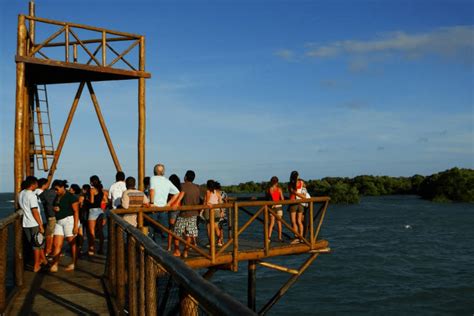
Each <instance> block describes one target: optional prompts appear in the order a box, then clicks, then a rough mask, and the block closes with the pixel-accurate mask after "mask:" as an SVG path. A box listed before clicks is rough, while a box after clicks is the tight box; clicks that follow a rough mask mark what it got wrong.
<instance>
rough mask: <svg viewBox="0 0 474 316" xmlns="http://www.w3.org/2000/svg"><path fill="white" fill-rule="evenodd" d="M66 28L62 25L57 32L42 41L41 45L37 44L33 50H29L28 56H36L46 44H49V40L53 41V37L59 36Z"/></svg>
mask: <svg viewBox="0 0 474 316" xmlns="http://www.w3.org/2000/svg"><path fill="white" fill-rule="evenodd" d="M64 29H65V26H64V27H62V28H61V29H59V30H57V31H56V32H54V33H53V34H51V36H50V37H48V38H47V39H46V40H45V41H44V42H43V43H41V44H40V45H38V46H35V48H33V50H32V51H31V52H28V56H30V57H31V56H34V55H35V54H36V53H37V52H38V51H39V50H40V49H41V48H43V47H44V45H46V44H48V43H49V42H51V41H52V40H53V39H55V38H56V37H58V36H59V34H61V33H62V32H63V31H64Z"/></svg>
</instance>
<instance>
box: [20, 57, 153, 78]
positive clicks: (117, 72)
mask: <svg viewBox="0 0 474 316" xmlns="http://www.w3.org/2000/svg"><path fill="white" fill-rule="evenodd" d="M15 60H16V62H17V63H19V62H23V63H28V64H36V65H44V66H52V67H60V68H70V69H78V70H85V71H91V72H98V73H109V74H115V75H122V76H127V77H130V79H138V78H151V75H150V73H147V72H144V71H133V70H126V69H117V68H111V67H100V66H92V65H85V64H73V63H65V62H63V61H57V60H44V59H38V58H33V57H23V56H16V57H15Z"/></svg>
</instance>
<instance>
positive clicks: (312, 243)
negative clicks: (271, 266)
mask: <svg viewBox="0 0 474 316" xmlns="http://www.w3.org/2000/svg"><path fill="white" fill-rule="evenodd" d="M329 201H330V198H329V197H312V198H308V199H300V200H286V201H275V202H274V201H250V202H248V201H245V202H238V201H236V200H234V201H233V202H232V203H223V204H215V205H212V206H208V205H192V206H190V205H188V206H180V207H142V208H136V209H117V210H114V211H113V212H114V213H115V214H116V215H123V214H137V215H138V218H139V220H138V228H139V229H142V228H143V225H144V220H143V219H145V220H146V221H147V222H148V223H150V224H151V225H152V226H155V227H157V228H158V229H160V230H162V231H165V232H166V233H168V234H170V235H171V236H173V238H176V239H177V240H179V241H180V242H182V243H183V244H185V245H186V246H188V247H190V248H192V249H193V250H195V251H197V252H198V253H199V254H200V255H202V256H203V257H204V258H205V259H208V260H210V264H211V265H213V264H216V262H217V261H218V260H217V259H218V258H219V257H220V256H225V255H227V256H228V253H227V254H226V253H225V251H226V250H227V249H228V248H229V247H230V245H232V246H233V251H232V255H233V257H234V260H233V262H232V264H233V267H232V269H234V270H236V269H237V267H236V266H235V264H237V263H238V260H236V259H235V257H236V256H237V255H238V247H239V240H238V239H239V236H240V235H241V234H242V233H243V232H244V231H246V230H247V229H248V228H249V227H250V226H251V225H252V223H254V222H256V220H257V219H258V220H259V221H260V223H261V224H262V225H264V229H263V231H264V236H263V238H262V239H263V249H264V255H265V256H270V250H271V245H270V241H269V239H268V228H267V226H268V224H269V215H272V216H274V217H275V218H277V216H278V215H277V213H276V211H275V210H273V209H272V208H271V206H273V205H281V204H283V205H292V204H300V203H308V204H309V207H308V211H307V215H308V217H309V220H307V221H306V222H305V225H304V226H305V227H304V231H303V233H302V234H301V233H300V232H298V231H296V230H295V229H294V228H293V227H292V225H291V224H290V223H288V222H287V221H286V220H285V219H283V218H281V219H280V221H281V223H282V224H283V226H284V227H285V228H287V229H288V232H289V233H292V234H294V236H295V237H296V238H298V239H300V240H301V242H302V243H303V244H305V245H306V246H308V247H309V249H310V250H312V249H316V248H317V247H318V246H319V245H318V243H319V240H318V235H319V231H320V229H321V225H322V222H323V220H324V215H325V213H326V210H327V207H328V204H329ZM314 203H321V204H322V205H321V208H320V209H319V211H318V212H317V213H316V214H314V207H313V204H314ZM244 207H258V210H257V211H255V212H254V213H250V212H249V211H246V210H245V209H244ZM221 208H225V209H229V210H231V211H232V212H233V213H237V214H234V217H233V222H234V223H232V230H233V234H232V236H231V237H229V238H228V240H227V242H226V243H225V244H224V245H223V246H222V247H221V248H220V249H218V250H217V249H216V247H213V244H214V243H213V241H214V240H215V238H214V237H215V232H214V230H211V235H210V236H209V237H210V247H209V250H208V253H206V252H205V251H206V250H205V249H204V250H203V249H202V248H199V247H198V246H196V245H194V244H192V243H191V242H187V241H186V240H184V238H182V236H178V235H176V234H175V233H174V231H172V230H170V229H168V227H165V226H164V225H163V224H161V223H159V222H157V221H156V220H154V219H153V218H151V217H149V216H147V215H145V214H149V213H156V212H172V211H200V210H203V209H204V210H205V209H209V210H210V213H211V214H210V216H209V219H210V221H211V225H210V226H211V227H214V226H213V222H214V221H213V220H214V216H212V214H213V212H214V211H215V210H216V209H221ZM240 210H243V211H246V212H244V213H242V214H246V215H249V216H250V218H249V219H248V220H247V221H245V222H244V223H242V225H239V223H238V217H239V216H238V213H239V211H240ZM262 214H263V217H264V218H263V219H261V218H260V216H261V215H262ZM229 218H231V214H229ZM308 226H309V227H308ZM229 228H230V227H229ZM308 235H309V236H308ZM214 246H215V245H214Z"/></svg>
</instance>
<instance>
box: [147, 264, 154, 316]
mask: <svg viewBox="0 0 474 316" xmlns="http://www.w3.org/2000/svg"><path fill="white" fill-rule="evenodd" d="M145 266H146V315H147V316H155V315H156V311H157V309H156V307H157V306H156V305H157V304H156V265H155V260H153V258H152V257H150V256H147V257H146V263H145Z"/></svg>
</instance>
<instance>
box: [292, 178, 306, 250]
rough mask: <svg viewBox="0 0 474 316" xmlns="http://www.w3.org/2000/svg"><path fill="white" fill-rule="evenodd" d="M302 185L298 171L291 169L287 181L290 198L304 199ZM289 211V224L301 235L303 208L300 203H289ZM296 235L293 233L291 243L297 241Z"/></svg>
mask: <svg viewBox="0 0 474 316" xmlns="http://www.w3.org/2000/svg"><path fill="white" fill-rule="evenodd" d="M303 187H304V182H303V180H301V179H300V178H299V174H298V171H292V172H291V175H290V183H288V192H290V200H296V199H298V198H301V199H305V198H306V196H305V195H304V194H302V193H301V189H303ZM288 209H289V211H290V218H291V224H292V226H293V229H294V230H295V231H297V232H298V233H299V234H300V235H301V236H303V219H304V208H303V205H301V204H291V205H290V207H289V208H288ZM299 242H300V240H299V239H298V236H296V235H295V239H294V240H293V241H292V242H291V243H292V244H296V243H299Z"/></svg>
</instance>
